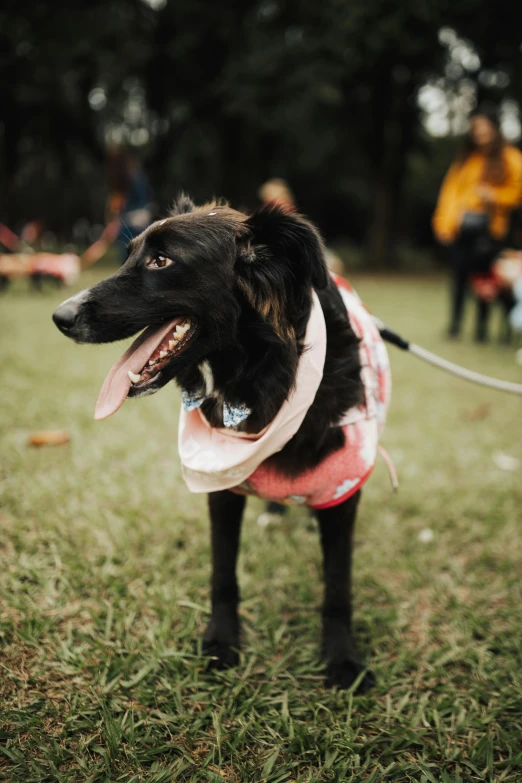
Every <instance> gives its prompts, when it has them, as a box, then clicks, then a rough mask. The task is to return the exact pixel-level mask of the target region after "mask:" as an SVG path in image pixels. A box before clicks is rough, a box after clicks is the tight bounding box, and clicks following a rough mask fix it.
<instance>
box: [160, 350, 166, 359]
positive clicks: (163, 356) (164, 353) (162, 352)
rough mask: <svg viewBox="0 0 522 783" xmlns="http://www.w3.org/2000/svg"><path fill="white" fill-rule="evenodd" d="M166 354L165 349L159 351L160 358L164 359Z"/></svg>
mask: <svg viewBox="0 0 522 783" xmlns="http://www.w3.org/2000/svg"><path fill="white" fill-rule="evenodd" d="M165 356H167V351H160V359H164V358H165Z"/></svg>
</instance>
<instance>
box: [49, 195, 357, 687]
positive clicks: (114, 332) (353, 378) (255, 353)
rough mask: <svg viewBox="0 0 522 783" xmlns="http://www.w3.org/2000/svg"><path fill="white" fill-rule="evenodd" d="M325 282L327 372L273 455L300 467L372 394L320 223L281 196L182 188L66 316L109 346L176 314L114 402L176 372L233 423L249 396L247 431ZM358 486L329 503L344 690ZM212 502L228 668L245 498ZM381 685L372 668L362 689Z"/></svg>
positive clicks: (329, 573)
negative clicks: (213, 199)
mask: <svg viewBox="0 0 522 783" xmlns="http://www.w3.org/2000/svg"><path fill="white" fill-rule="evenodd" d="M312 288H313V289H315V290H316V292H317V293H318V296H319V301H320V304H321V307H322V309H323V313H324V317H325V322H326V329H327V353H326V360H325V366H324V373H323V378H322V382H321V384H320V386H319V390H318V392H317V394H316V397H315V400H314V402H313V404H312V405H311V407H310V408H309V409H308V412H307V414H306V416H305V418H304V421H303V423H302V425H301V427H300V429H299V430H298V432H297V433H296V434H295V435H294V437H293V438H292V439H291V440H290V441H289V442H288V443H287V444H286V446H285V447H284V448H283V449H282V450H281V451H280V452H279V453H277V454H275V455H274V456H273V457H271V463H272V465H273V466H275V467H276V468H277V470H278V471H279V472H281V473H282V474H285V475H287V476H296V475H298V474H300V473H302V472H303V471H305V470H307V469H309V468H313V467H315V466H316V465H318V464H319V463H320V462H321V461H322V460H323V459H324V458H325V457H326V456H327V455H329V454H330V453H332V452H333V451H335V450H337V449H340V448H342V446H343V444H344V434H343V431H342V429H341V428H340V427H339V426H337V425H338V422H339V421H340V420H341V418H342V415H343V414H344V413H345V412H346V411H347V410H349V409H350V408H352V407H353V406H356V405H358V404H360V403H361V401H362V397H363V387H362V382H361V377H360V370H361V367H360V360H359V348H358V346H359V340H358V338H357V337H356V335H355V334H354V332H353V330H352V328H351V325H350V322H349V319H348V317H347V312H346V307H345V305H344V304H343V301H342V298H341V296H340V294H339V291H338V289H337V287H336V285H335V284H334V283H333V281H332V280H331V278H330V276H329V274H328V272H327V269H326V264H325V254H324V247H323V244H322V241H321V239H320V237H319V234H318V232H317V231H316V230H315V228H314V227H313V226H312V224H311V223H309V222H308V221H307V220H306V219H304V218H303V217H302V216H299V215H296V214H288V213H286V212H283V211H281V210H279V209H277V208H273V207H271V208H263V209H260V210H259V211H257V212H255V213H254V214H252V215H251V216H246V215H244V214H242V213H240V212H237V211H235V210H233V209H231V208H229V207H228V206H227V205H226V204H220V203H212V204H208V205H206V206H203V207H199V208H196V207H195V206H194V205H193V204H192V202H191V201H190V200H189V199H188V198H186V197H184V196H183V197H181V198H180V199H179V200H178V202H177V204H176V205H175V207H174V210H173V212H172V215H171V217H169V218H167V219H166V220H162V221H159V222H157V223H154V224H153V225H152V226H150V227H149V228H148V229H147V230H146V231H144V232H143V233H142V234H141V235H140V236H139V237H137V238H136V239H134V240H133V241H132V242H131V243H130V245H129V255H128V259H127V261H126V263H125V264H124V265H123V267H122V268H121V269H120V270H119V271H118V272H116V274H114V275H113V276H112V277H110V278H108V279H107V280H104V281H103V282H101V283H98V284H97V285H95V286H93V287H92V288H90V289H88V290H86V291H83V292H81V293H80V294H78V295H76V296H74V297H72V298H71V299H68V300H67V301H66V302H64V303H63V304H62V305H60V307H59V308H58V309H57V310H56V312H55V313H54V315H53V319H54V321H55V323H56V325H57V326H58V328H59V329H60V330H61V331H62V332H63V333H64V334H66V335H67V336H68V337H71V338H73V339H74V340H75V341H76V342H79V343H104V342H111V341H114V340H121V339H123V338H126V337H130V336H131V335H134V334H136V333H137V332H138V331H140V330H142V329H145V328H147V327H151V328H153V329H156V330H157V329H158V328H160V327H162V326H163V325H165V324H167V323H168V322H169V321H172V319H173V318H174V319H175V320H174V322H173V324H171V325H170V327H169V328H172V327H173V325H174V326H176V325H177V326H176V329H177V332H178V334H179V337H178V339H177V340H176V341H172V342H171V343H170V344H169V347H168V349H167V350H166V351H162V352H161V354H160V355H154V354H153V356H152V359H151V360H150V362H149V363H147V364H146V366H145V367H143V368H138V367H136V368H135V370H134V377H133V381H134V382H133V383H132V384H130V382H128V386H129V388H127V387H125V391H124V394H123V396H122V399H121V400H119V401H117V404H115V403H114V401H113V409H116V408H117V407H119V405H120V404H121V403H122V402H123V399H124V397H125V395H128V396H129V397H139V396H142V395H145V394H151V393H153V392H155V391H157V390H158V389H160V388H161V387H162V386H164V385H165V384H166V383H168V382H169V381H171V380H173V379H175V380H176V382H177V384H178V385H179V386H180V387H181V388H182V389H183V390H184V391H185V392H188V393H189V394H201V392H202V391H206V397H207V399H206V400H205V402H204V403H203V407H202V411H203V412H204V414H205V416H206V418H207V420H208V421H209V422H210V424H211V425H212V426H213V427H222V426H223V403H224V401H227V402H228V403H232V404H241V403H243V404H245V403H246V405H248V407H249V408H250V409H251V411H252V414H251V415H250V416H249V417H248V418H247V419H246V421H244V422H242V423H241V424H239V425H238V426H237V429H239V430H242V431H245V432H259V431H260V430H261V429H262V428H264V427H265V426H266V425H267V424H269V423H270V422H271V421H272V419H273V418H274V416H275V415H276V413H277V412H278V410H279V409H280V407H281V406H282V404H283V403H284V401H285V400H286V399H287V397H288V395H289V393H290V392H291V390H292V388H293V384H294V381H295V376H296V369H297V365H298V361H299V357H300V355H301V353H302V351H303V348H304V336H305V331H306V326H307V322H308V319H309V316H310V311H311V301H312V293H311V292H312ZM147 333H148V332H147ZM144 339H145V338H144ZM130 375H131V376H132V375H133V373H130ZM209 379H210V383H209ZM209 386H210V394H209V393H208V392H209ZM114 393H115V392H114V391H111V394H114ZM120 396H121V395H120ZM111 412H112V411H111ZM103 415H106V414H103ZM359 496H360V491H359V492H357V493H356V494H355V495H353V496H352V497H350V498H349V499H348V500H347V501H345V502H344V503H342V504H341V505H338V506H335V507H333V508H329V509H324V510H320V511H317V512H316V516H317V519H318V523H319V529H320V536H321V545H322V549H323V556H324V579H325V596H324V604H323V610H322V616H323V647H322V649H323V655H324V659H325V662H326V667H327V668H326V672H327V676H326V680H327V684H328V685H333V686H339V687H342V688H347V687H350V685H351V684H352V683H353V682H354V681H355V680H356V679H357V677H358V676H359V675H360V674H361V672H363V671H364V668H365V667H364V665H363V663H362V662H361V659H360V656H359V653H358V651H357V648H356V645H355V643H354V640H353V637H352V630H351V619H352V617H351V615H352V608H351V560H352V535H353V528H354V523H355V516H356V511H357V505H358V502H359ZM208 503H209V511H210V519H211V527H212V561H213V563H212V565H213V571H212V615H211V619H210V622H209V625H208V627H207V629H206V632H205V636H204V650H205V652H206V653H207V654H209V655H210V656H212V664H213V665H215V666H217V667H225V666H231V665H234V664H236V663H237V661H238V652H237V651H238V649H239V632H240V629H239V619H238V602H239V590H238V585H237V580H236V560H237V554H238V547H239V539H240V529H241V518H242V514H243V509H244V506H245V497H244V496H241V495H237V494H234V493H233V492H231V491H228V490H225V491H220V492H212V493H210V494H209V497H208ZM371 682H372V678H371V675H370V674H368V673H367V674H365V675H364V678H363V680H362V683H361V687H362V688H363V689H366V688H367V687H369V685H370V684H371Z"/></svg>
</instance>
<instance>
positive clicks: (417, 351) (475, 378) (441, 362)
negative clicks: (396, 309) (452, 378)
mask: <svg viewBox="0 0 522 783" xmlns="http://www.w3.org/2000/svg"><path fill="white" fill-rule="evenodd" d="M372 318H373V321H374V323H375V325H376V326H377V328H378V330H379V332H380V334H381V337H382V338H383V340H386V342H389V343H393V345H396V346H397V347H398V348H401V350H403V351H409V352H410V353H412V354H413V355H414V356H418V358H419V359H422V360H423V361H425V362H428V363H429V364H433V365H434V366H435V367H439V368H440V369H441V370H445V371H446V372H449V373H451V374H452V375H457V376H458V377H459V378H464V379H465V380H466V381H471V382H472V383H478V384H479V385H480V386H487V387H488V388H490V389H497V391H503V392H508V393H509V394H521V395H522V383H512V382H511V381H502V380H500V379H499V378H491V377H490V376H489V375H483V374H482V373H480V372H474V370H467V369H466V368H465V367H461V366H460V365H459V364H454V363H453V362H449V361H448V360H447V359H442V358H441V357H440V356H437V354H435V353H432V352H431V351H427V350H426V349H425V348H421V347H420V345H415V343H409V342H408V341H407V340H404V339H403V338H402V337H400V336H399V335H398V334H396V333H395V332H393V331H392V330H391V329H390V328H389V327H388V326H386V324H385V323H383V321H381V320H380V319H379V318H375V316H372Z"/></svg>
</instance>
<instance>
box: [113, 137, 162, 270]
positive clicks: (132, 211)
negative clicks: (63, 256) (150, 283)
mask: <svg viewBox="0 0 522 783" xmlns="http://www.w3.org/2000/svg"><path fill="white" fill-rule="evenodd" d="M107 169H108V179H109V202H108V212H109V219H110V220H112V219H114V218H115V217H118V218H119V220H120V230H119V233H118V236H117V238H116V244H117V246H118V248H119V252H120V261H121V263H122V264H123V263H124V261H125V259H126V257H127V245H128V244H129V241H130V240H131V239H133V238H134V237H136V236H138V234H141V232H142V231H144V230H145V229H146V228H147V226H149V225H150V223H151V220H152V200H153V197H152V190H151V187H150V183H149V180H148V178H147V175H146V174H145V172H144V171H143V168H142V167H141V165H140V164H139V162H138V161H137V160H136V158H134V157H133V156H132V155H129V154H128V153H127V152H126V151H125V150H123V149H121V148H120V147H114V148H111V149H110V150H109V153H108V156H107Z"/></svg>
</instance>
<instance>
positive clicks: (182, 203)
mask: <svg viewBox="0 0 522 783" xmlns="http://www.w3.org/2000/svg"><path fill="white" fill-rule="evenodd" d="M195 209H196V205H195V204H194V202H193V201H192V199H191V198H190V196H187V194H186V193H183V191H181V193H180V194H179V195H178V197H177V199H176V200H175V201H174V204H173V205H172V207H171V210H170V216H171V217H175V216H176V215H187V214H188V213H189V212H194V210H195Z"/></svg>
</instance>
